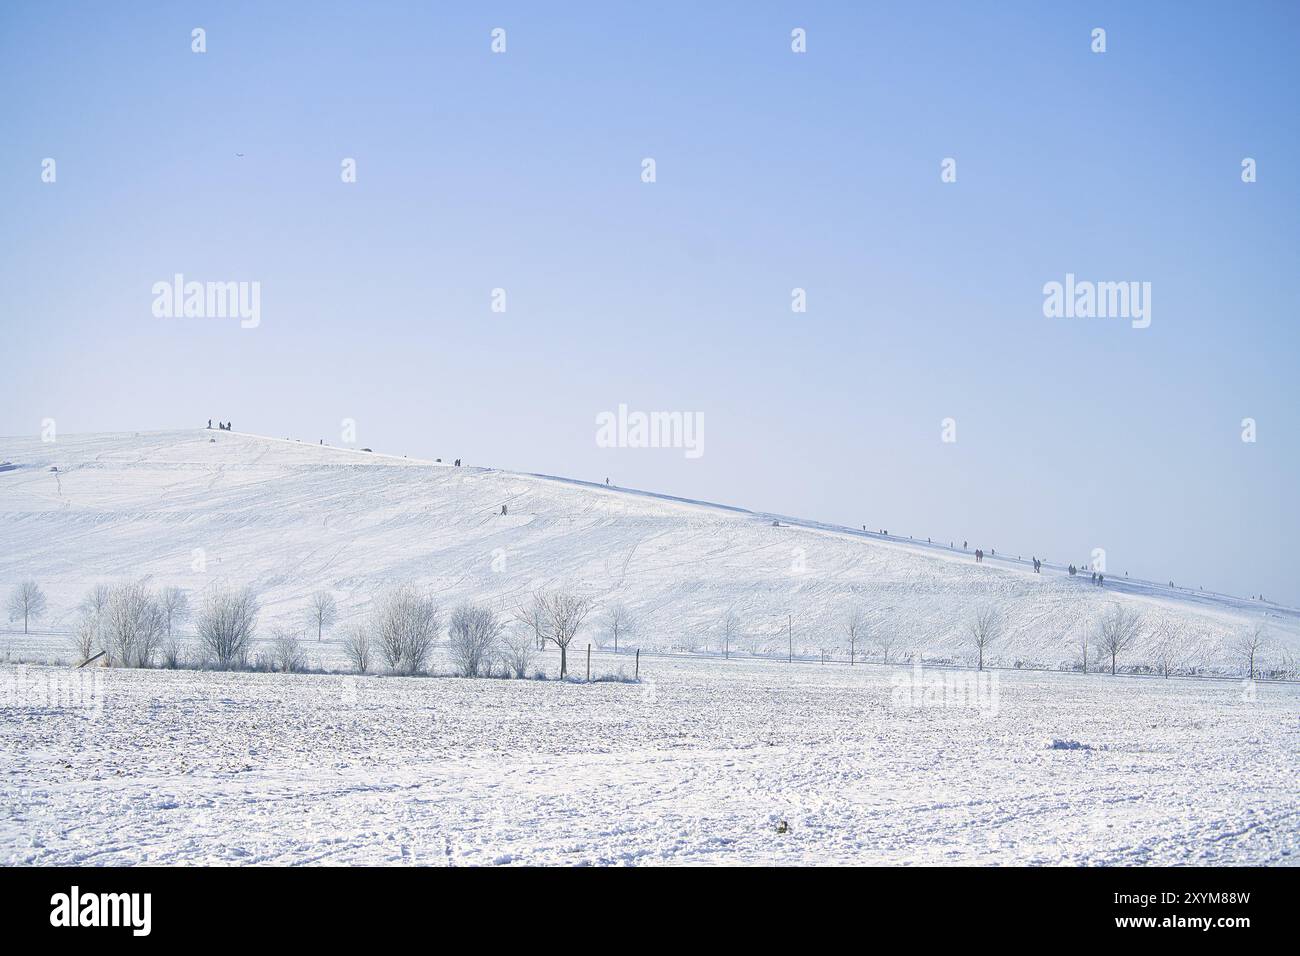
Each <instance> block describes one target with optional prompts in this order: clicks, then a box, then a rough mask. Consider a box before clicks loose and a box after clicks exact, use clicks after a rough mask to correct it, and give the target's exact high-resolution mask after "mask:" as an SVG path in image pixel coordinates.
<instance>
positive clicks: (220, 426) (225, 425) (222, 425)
mask: <svg viewBox="0 0 1300 956" xmlns="http://www.w3.org/2000/svg"><path fill="white" fill-rule="evenodd" d="M208 427H209V428H211V427H212V419H210V418H209V419H208ZM217 431H222V432H228V431H230V422H217Z"/></svg>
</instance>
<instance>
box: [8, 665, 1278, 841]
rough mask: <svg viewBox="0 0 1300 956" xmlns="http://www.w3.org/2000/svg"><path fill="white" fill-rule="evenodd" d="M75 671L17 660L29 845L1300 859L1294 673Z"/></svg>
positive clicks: (16, 741) (15, 813) (665, 668)
mask: <svg viewBox="0 0 1300 956" xmlns="http://www.w3.org/2000/svg"><path fill="white" fill-rule="evenodd" d="M548 663H549V666H551V667H552V668H553V667H554V661H553V660H552V661H550V662H548ZM619 666H625V667H626V668H627V670H628V671H629V672H630V670H631V667H632V662H631V661H630V660H626V659H619V660H615V659H614V657H613V655H612V654H602V655H598V656H597V658H596V660H595V662H594V663H593V669H594V670H595V671H597V672H598V673H607V672H611V671H614V670H616V669H617V668H618V667H619ZM71 673H72V672H70V671H69V670H68V669H66V668H49V667H28V668H25V669H19V668H16V667H14V666H12V665H0V687H7V692H8V694H9V700H8V703H9V704H10V706H7V707H6V708H5V709H4V710H3V711H2V712H0V725H2V727H3V736H2V737H0V863H4V864H28V863H41V864H46V863H48V864H59V863H67V864H125V863H240V864H247V863H276V864H289V863H335V864H341V863H390V864H424V865H435V866H442V865H449V864H451V865H457V864H501V863H522V864H533V863H565V864H629V863H630V864H638V863H639V864H651V863H654V864H692V863H736V864H756V863H925V864H937V863H998V864H1008V863H1069V864H1153V863H1170V864H1182V863H1214V864H1248V863H1250V864H1260V863H1268V864H1293V863H1295V862H1296V860H1297V858H1298V857H1300V802H1298V801H1300V798H1298V795H1300V780H1298V779H1297V767H1298V766H1300V762H1298V760H1297V757H1298V756H1300V725H1298V724H1297V719H1296V717H1297V705H1298V704H1300V688H1297V687H1296V686H1295V685H1289V684H1263V685H1259V686H1258V687H1257V688H1256V689H1255V692H1254V693H1253V694H1252V693H1251V692H1250V690H1249V689H1248V688H1246V687H1243V686H1242V685H1241V684H1240V683H1238V682H1234V681H1206V680H1179V679H1173V680H1168V681H1165V680H1160V679H1156V678H1143V677H1129V678H1126V677H1116V678H1112V677H1109V676H1103V675H1089V676H1087V677H1084V676H1082V675H1075V674H1056V673H1053V674H1029V673H1024V672H1015V671H1009V672H1001V673H998V674H997V675H996V683H993V681H994V678H992V677H989V678H986V680H987V681H988V683H985V684H983V685H981V686H980V687H979V688H978V689H977V692H976V693H975V694H974V695H972V694H969V693H966V694H963V691H962V688H961V686H960V684H961V682H963V681H966V682H969V672H959V671H952V670H942V669H936V670H926V671H923V672H922V673H921V674H920V675H919V680H917V682H916V683H915V684H912V685H909V684H908V681H912V680H913V679H915V678H917V675H916V674H915V673H914V672H913V671H911V670H909V669H907V668H892V667H885V666H881V665H868V666H862V665H859V666H856V667H852V668H850V667H849V666H847V665H844V664H827V665H819V664H815V663H799V662H796V663H794V664H786V663H784V662H777V661H762V660H747V659H742V660H735V659H733V660H730V661H722V660H715V659H699V658H671V657H644V656H643V658H642V675H643V677H644V678H645V679H644V680H643V682H642V683H640V684H619V683H600V684H586V685H583V684H569V683H564V684H562V683H559V682H555V681H549V682H544V681H504V680H482V679H480V680H466V679H459V678H449V677H438V678H381V677H365V678H356V677H345V676H335V675H280V674H248V673H241V674H228V673H213V672H185V671H157V670H155V671H126V670H112V671H99V672H97V673H98V675H99V676H98V678H94V679H97V680H99V681H100V683H99V684H98V685H95V684H94V683H93V680H94V679H92V683H91V684H89V685H86V686H83V687H81V688H80V689H78V688H77V687H76V686H74V685H70V684H69V683H68V682H69V681H70V680H72V679H73V678H71V677H70V676H69V675H70V674H71ZM912 690H915V691H917V692H916V693H912V692H911V691H912ZM967 690H969V688H967ZM972 705H973V706H972ZM782 821H784V822H785V830H784V832H781V823H782Z"/></svg>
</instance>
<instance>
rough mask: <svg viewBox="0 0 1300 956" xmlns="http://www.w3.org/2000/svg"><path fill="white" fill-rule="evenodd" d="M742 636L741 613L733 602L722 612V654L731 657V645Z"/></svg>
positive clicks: (726, 657) (728, 658) (727, 657)
mask: <svg viewBox="0 0 1300 956" xmlns="http://www.w3.org/2000/svg"><path fill="white" fill-rule="evenodd" d="M739 636H740V615H739V614H737V613H736V607H735V605H734V604H733V605H732V606H731V607H729V608H727V609H726V610H725V611H724V612H723V613H722V656H723V657H724V658H725V659H727V660H730V659H731V645H732V644H734V643H736V638H737V637H739Z"/></svg>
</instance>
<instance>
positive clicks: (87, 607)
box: [80, 584, 113, 617]
mask: <svg viewBox="0 0 1300 956" xmlns="http://www.w3.org/2000/svg"><path fill="white" fill-rule="evenodd" d="M112 593H113V589H112V588H111V587H109V586H108V585H107V584H96V585H94V586H92V587H91V589H90V590H89V591H87V592H86V596H85V597H83V598H82V599H81V605H80V607H81V611H82V613H83V614H88V615H90V616H92V617H98V616H99V615H101V614H103V613H104V609H105V608H106V607H108V598H109V595H111V594H112Z"/></svg>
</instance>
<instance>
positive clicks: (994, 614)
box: [970, 605, 1002, 670]
mask: <svg viewBox="0 0 1300 956" xmlns="http://www.w3.org/2000/svg"><path fill="white" fill-rule="evenodd" d="M1001 636H1002V615H1001V614H1000V613H999V612H998V609H997V608H995V607H993V606H991V605H990V606H988V607H982V608H980V609H979V610H978V611H976V612H975V619H974V620H973V621H971V623H970V643H971V646H972V647H974V648H975V649H976V651H978V652H979V669H980V670H983V669H984V652H985V651H986V650H987V649H988V648H989V646H990V645H992V644H993V642H994V641H996V640H997V639H998V638H999V637H1001Z"/></svg>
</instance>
